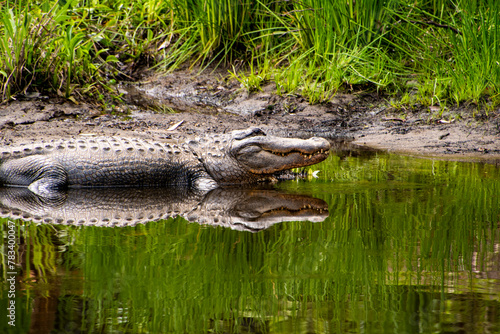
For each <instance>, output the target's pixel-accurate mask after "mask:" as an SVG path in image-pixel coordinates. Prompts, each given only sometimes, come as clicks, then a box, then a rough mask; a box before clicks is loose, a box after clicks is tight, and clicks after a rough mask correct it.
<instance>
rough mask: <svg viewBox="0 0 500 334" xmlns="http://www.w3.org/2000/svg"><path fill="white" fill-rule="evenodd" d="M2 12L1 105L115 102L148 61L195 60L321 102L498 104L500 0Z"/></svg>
mask: <svg viewBox="0 0 500 334" xmlns="http://www.w3.org/2000/svg"><path fill="white" fill-rule="evenodd" d="M0 18H1V21H2V24H1V25H0V83H1V87H0V93H1V98H2V100H7V99H9V98H12V97H14V96H15V95H16V94H20V93H26V92H32V91H40V90H48V92H49V93H53V94H59V95H61V96H64V97H66V98H73V99H74V98H79V97H81V96H84V95H90V96H94V98H95V97H97V98H100V99H104V98H106V96H111V97H112V96H114V95H115V97H116V94H115V93H114V92H113V89H112V87H113V83H115V82H116V81H117V80H134V79H135V78H136V77H135V76H134V73H135V71H136V70H137V68H139V67H141V66H143V65H147V66H148V67H154V68H155V69H157V70H161V71H170V70H173V69H175V68H178V67H179V66H180V65H181V64H186V63H189V64H190V65H201V68H206V67H207V66H208V65H210V66H221V65H223V66H227V67H228V68H229V69H230V71H229V72H230V73H229V75H230V76H232V77H234V78H236V79H238V80H239V81H240V82H241V83H242V85H243V86H244V87H245V88H246V89H248V90H258V89H260V87H261V85H262V84H263V83H265V82H269V81H274V82H275V83H276V89H277V92H278V93H279V94H289V93H293V94H301V95H303V96H305V97H307V98H308V99H309V101H310V102H311V103H317V102H322V101H326V100H328V99H330V98H331V97H332V95H334V94H335V93H336V92H337V91H338V90H342V89H348V90H351V89H369V90H377V91H383V92H385V93H386V94H389V95H393V96H395V98H398V99H400V100H402V101H404V103H408V104H411V103H421V104H424V105H440V106H446V105H451V104H454V105H457V104H460V103H463V102H465V101H467V102H473V103H475V104H479V105H480V106H482V107H487V108H493V107H495V106H497V105H498V104H500V63H499V59H500V46H499V44H500V43H499V41H500V24H499V23H500V2H498V1H496V0H486V1H476V0H456V1H446V0H415V1H411V2H409V1H405V0H386V1H382V0H356V1H350V0H349V1H339V0H329V1H319V0H291V1H290V0H287V1H285V0H278V1H261V0H257V1H249V0H220V1H214V0H136V1H130V0H119V1H110V0H102V1H98V0H84V1H76V0H60V1H54V0H50V1H41V0H17V1H3V5H2V7H1V12H0ZM235 64H243V65H244V66H240V67H238V68H236V67H237V66H233V65H235ZM103 91H108V92H109V94H103V93H102V92H103Z"/></svg>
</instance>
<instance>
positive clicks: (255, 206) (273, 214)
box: [0, 187, 328, 232]
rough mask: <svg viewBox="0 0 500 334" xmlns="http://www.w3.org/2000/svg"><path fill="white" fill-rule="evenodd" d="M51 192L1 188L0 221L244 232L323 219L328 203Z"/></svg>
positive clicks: (293, 197)
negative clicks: (178, 222) (164, 222)
mask: <svg viewBox="0 0 500 334" xmlns="http://www.w3.org/2000/svg"><path fill="white" fill-rule="evenodd" d="M55 193H56V194H57V197H54V198H51V199H47V198H46V197H41V196H38V195H35V194H34V193H32V192H31V191H29V190H28V189H26V188H7V187H5V188H0V217H2V218H10V219H22V220H25V221H32V222H35V223H46V224H62V225H82V226H105V227H121V226H134V225H136V224H145V223H147V222H151V221H158V220H160V219H168V218H174V217H177V216H181V217H183V218H184V219H186V220H188V221H190V222H197V223H199V224H205V225H209V226H223V227H228V228H231V229H235V230H241V231H249V232H257V231H260V230H263V229H266V228H268V227H270V226H272V225H274V224H276V223H281V222H283V221H310V222H321V221H323V220H325V219H326V217H328V204H327V203H326V202H324V201H323V200H321V199H318V198H313V197H309V196H304V195H297V194H286V193H283V192H279V191H276V190H272V189H252V188H246V187H238V188H229V189H226V188H218V189H213V190H211V191H209V192H203V191H192V190H190V189H187V188H185V187H174V188H168V187H162V188H151V189H147V191H144V190H142V189H126V188H93V189H69V190H66V191H61V192H58V191H55ZM125 203H126V205H124V204H125Z"/></svg>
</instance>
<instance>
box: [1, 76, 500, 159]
mask: <svg viewBox="0 0 500 334" xmlns="http://www.w3.org/2000/svg"><path fill="white" fill-rule="evenodd" d="M226 73H227V72H224V71H219V72H206V73H204V74H199V73H197V72H189V71H186V70H184V71H178V72H175V73H171V74H167V75H162V76H159V77H150V78H148V79H145V80H142V81H141V82H138V83H121V84H120V85H119V86H117V87H116V89H117V91H118V92H120V93H121V94H122V98H123V99H124V101H126V104H125V105H122V106H119V107H115V108H113V109H109V110H107V111H102V106H97V104H93V103H80V104H74V103H73V102H70V101H68V100H64V99H59V98H48V97H44V96H41V95H40V94H37V93H32V94H28V96H20V97H18V99H17V100H15V101H10V102H8V103H4V104H2V105H0V144H1V145H11V144H18V143H21V142H31V141H34V140H40V139H44V140H50V139H52V138H59V137H73V136H77V135H93V134H95V135H117V136H137V137H142V138H155V139H175V138H181V139H183V138H185V137H189V136H194V135H200V134H207V133H217V132H219V133H220V132H227V131H230V130H233V129H241V128H245V127H248V126H259V127H261V128H262V129H263V130H266V131H267V132H269V133H272V134H275V135H280V136H290V137H302V138H305V137H310V136H313V135H316V136H322V137H325V138H327V139H329V140H330V141H331V142H332V143H333V144H334V147H336V149H338V150H346V149H347V150H349V149H352V148H359V147H361V148H371V149H379V150H386V151H389V152H394V153H399V154H409V155H420V156H430V157H441V158H442V157H444V158H446V159H452V160H474V161H488V162H493V163H497V164H500V110H499V109H496V110H493V111H489V112H488V115H487V117H485V112H484V111H481V110H475V108H476V107H475V106H474V105H469V106H460V107H455V108H449V109H447V110H446V111H445V112H444V113H441V112H439V111H436V110H430V109H429V108H428V107H424V106H419V105H415V106H412V107H411V108H406V109H397V108H395V107H393V106H391V104H390V103H389V102H388V100H389V99H388V98H386V97H384V96H379V95H377V94H375V93H367V92H362V91H358V92H354V93H352V94H337V95H336V96H335V97H334V98H333V99H332V100H331V101H330V102H328V103H323V104H316V105H310V104H308V103H307V101H306V100H305V99H304V98H302V97H300V96H294V95H290V96H278V95H276V94H275V93H274V92H275V87H274V86H273V84H268V85H265V86H264V87H263V89H262V91H258V92H253V93H248V92H246V91H245V90H243V89H241V87H240V85H239V83H238V82H237V81H235V80H229V79H228V78H227V75H226Z"/></svg>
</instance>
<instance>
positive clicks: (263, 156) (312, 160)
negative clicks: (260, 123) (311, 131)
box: [231, 136, 330, 175]
mask: <svg viewBox="0 0 500 334" xmlns="http://www.w3.org/2000/svg"><path fill="white" fill-rule="evenodd" d="M329 150H330V143H329V142H328V141H327V140H326V139H323V138H316V137H313V138H310V139H296V138H280V137H271V136H254V137H249V138H245V139H242V140H238V141H235V142H233V147H232V149H231V153H232V155H233V156H234V157H235V159H236V160H237V161H238V163H239V164H240V165H241V166H243V167H244V168H245V169H246V170H247V171H248V172H250V173H252V174H257V175H263V174H272V173H276V172H280V171H284V170H288V169H291V168H297V167H305V166H310V165H314V164H316V163H318V162H321V161H323V160H325V159H326V158H327V157H328V154H329Z"/></svg>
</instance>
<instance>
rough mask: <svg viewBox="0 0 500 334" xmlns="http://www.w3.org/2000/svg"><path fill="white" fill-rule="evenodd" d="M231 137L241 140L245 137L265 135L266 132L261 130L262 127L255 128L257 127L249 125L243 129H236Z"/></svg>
mask: <svg viewBox="0 0 500 334" xmlns="http://www.w3.org/2000/svg"><path fill="white" fill-rule="evenodd" d="M232 134H233V138H234V139H236V140H242V139H245V138H249V137H255V136H265V135H266V133H265V132H264V131H262V129H260V128H257V127H251V128H248V129H245V130H237V131H233V132H232Z"/></svg>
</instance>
